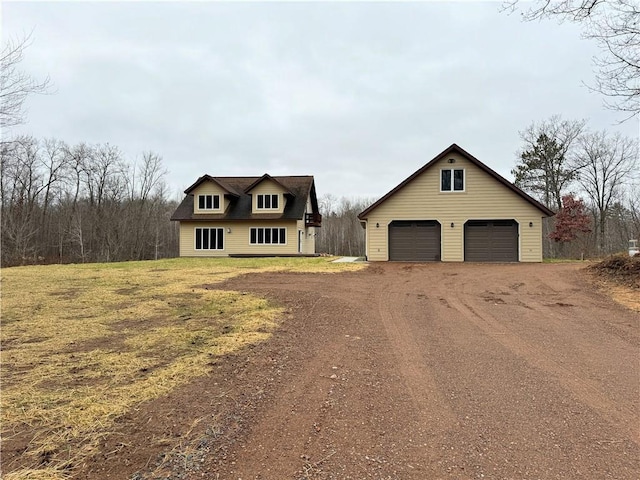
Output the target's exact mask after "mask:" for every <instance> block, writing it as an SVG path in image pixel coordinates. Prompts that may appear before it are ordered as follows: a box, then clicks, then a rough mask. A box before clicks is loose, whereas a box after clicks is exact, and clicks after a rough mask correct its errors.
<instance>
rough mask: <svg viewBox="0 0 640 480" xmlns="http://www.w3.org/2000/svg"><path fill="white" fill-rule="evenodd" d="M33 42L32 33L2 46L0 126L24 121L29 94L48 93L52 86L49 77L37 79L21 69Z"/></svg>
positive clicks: (0, 61) (0, 60) (8, 125)
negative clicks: (25, 52)
mask: <svg viewBox="0 0 640 480" xmlns="http://www.w3.org/2000/svg"><path fill="white" fill-rule="evenodd" d="M30 43H31V35H28V36H27V37H25V38H23V39H21V40H17V39H12V40H9V41H7V42H6V43H5V45H4V46H3V47H2V54H1V56H0V128H2V129H3V130H4V129H5V128H7V127H11V126H14V125H19V124H21V123H23V122H24V115H25V112H24V102H25V100H26V99H27V97H28V96H29V95H32V94H42V93H47V92H48V91H49V88H50V87H51V80H50V78H49V77H47V78H45V79H44V80H42V81H37V80H35V79H34V78H33V77H31V76H30V75H28V74H26V73H25V72H23V71H21V70H20V68H19V65H20V62H22V60H23V58H24V51H25V49H26V48H27V47H28V46H29V45H30Z"/></svg>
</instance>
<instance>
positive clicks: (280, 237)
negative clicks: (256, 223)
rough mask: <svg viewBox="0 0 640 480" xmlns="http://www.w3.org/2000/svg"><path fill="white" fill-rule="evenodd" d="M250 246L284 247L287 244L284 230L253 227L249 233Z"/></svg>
mask: <svg viewBox="0 0 640 480" xmlns="http://www.w3.org/2000/svg"><path fill="white" fill-rule="evenodd" d="M250 242H251V245H284V244H286V243H287V229H286V228H260V227H254V228H252V229H251V232H250Z"/></svg>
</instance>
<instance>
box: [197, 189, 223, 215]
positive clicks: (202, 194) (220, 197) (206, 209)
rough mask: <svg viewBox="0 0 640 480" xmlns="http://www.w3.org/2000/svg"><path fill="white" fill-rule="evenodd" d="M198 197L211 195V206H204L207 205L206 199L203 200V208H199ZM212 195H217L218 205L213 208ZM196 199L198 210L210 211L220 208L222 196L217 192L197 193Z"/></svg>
mask: <svg viewBox="0 0 640 480" xmlns="http://www.w3.org/2000/svg"><path fill="white" fill-rule="evenodd" d="M200 197H212V198H211V205H212V208H206V205H207V201H206V199H205V201H204V203H205V208H200ZM213 197H218V205H219V206H218V208H213V204H214V198H213ZM197 201H198V203H197V206H198V210H200V211H201V212H211V211H218V210H222V196H221V195H218V194H217V193H199V194H198V198H197Z"/></svg>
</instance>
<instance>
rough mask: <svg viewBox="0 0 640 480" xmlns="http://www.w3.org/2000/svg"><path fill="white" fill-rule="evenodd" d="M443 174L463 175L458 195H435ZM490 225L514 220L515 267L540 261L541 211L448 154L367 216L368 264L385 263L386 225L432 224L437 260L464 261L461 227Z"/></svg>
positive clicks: (494, 180)
mask: <svg viewBox="0 0 640 480" xmlns="http://www.w3.org/2000/svg"><path fill="white" fill-rule="evenodd" d="M449 158H454V159H455V163H453V164H450V163H447V160H448V159H449ZM443 168H444V169H450V168H455V169H464V171H465V179H464V182H465V184H464V191H463V192H441V191H440V170H441V169H443ZM494 219H514V220H516V221H517V222H518V223H519V233H520V235H519V237H520V238H519V242H520V261H522V262H540V261H542V234H541V223H542V222H541V220H542V215H541V212H540V210H538V209H537V208H536V207H534V206H533V205H532V204H530V203H529V202H527V201H526V200H524V199H523V198H522V197H520V196H518V195H517V194H515V193H514V192H513V191H511V190H509V189H508V188H507V187H506V186H504V185H503V184H501V183H499V182H498V181H497V180H496V179H494V178H493V177H491V176H490V175H488V174H487V173H486V172H484V171H482V170H481V169H480V168H478V167H477V166H476V165H475V164H473V163H472V162H470V161H468V160H466V159H465V157H463V156H461V155H459V154H457V153H452V154H451V155H447V157H446V158H445V159H442V160H441V161H440V162H438V163H437V164H434V165H432V166H431V167H430V168H429V169H427V170H426V171H425V172H424V173H423V174H422V175H420V176H418V177H416V178H415V179H413V180H412V181H411V182H410V183H408V184H407V185H405V186H404V187H403V188H402V189H401V190H399V191H398V192H396V193H395V194H394V195H392V196H391V197H389V198H388V199H387V200H386V201H384V202H383V203H382V204H380V205H379V206H378V207H376V208H375V209H374V210H373V211H371V212H370V213H369V214H368V216H367V245H368V248H367V250H368V251H367V255H368V258H369V260H372V261H385V260H388V225H389V223H390V222H391V221H393V220H437V221H438V222H440V224H441V229H442V230H441V241H442V260H443V261H453V262H455V261H463V260H464V223H465V222H466V221H467V220H494ZM529 222H533V227H529ZM452 223H453V224H454V226H453V227H451V224H452ZM376 224H379V227H376Z"/></svg>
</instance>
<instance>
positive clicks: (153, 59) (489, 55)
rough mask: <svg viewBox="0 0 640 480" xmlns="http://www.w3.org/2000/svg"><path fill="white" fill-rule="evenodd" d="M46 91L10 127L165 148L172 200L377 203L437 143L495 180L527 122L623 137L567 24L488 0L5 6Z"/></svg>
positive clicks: (10, 32) (632, 129) (632, 125)
mask: <svg viewBox="0 0 640 480" xmlns="http://www.w3.org/2000/svg"><path fill="white" fill-rule="evenodd" d="M32 30H33V43H32V45H31V46H30V47H29V48H28V50H27V51H26V57H25V60H24V61H23V64H22V67H23V69H24V70H25V71H27V72H28V73H30V74H32V75H33V76H34V77H36V78H40V79H41V78H44V77H45V76H46V75H49V76H50V77H51V79H52V81H53V82H54V85H55V93H53V94H51V95H47V96H38V97H32V98H30V99H29V101H28V123H27V124H26V125H23V126H21V127H19V128H15V129H14V130H13V131H12V133H30V134H32V135H34V136H36V137H38V138H44V137H55V138H58V139H61V140H64V141H66V142H68V143H71V144H73V143H77V142H89V143H106V142H109V143H111V144H113V145H117V146H118V147H120V149H121V150H122V151H123V152H124V153H125V156H126V157H127V159H128V160H129V161H131V162H133V161H134V160H135V159H136V158H139V157H140V155H141V153H142V152H144V151H148V150H152V151H154V152H157V153H159V154H160V155H161V156H162V157H163V159H164V165H165V167H166V168H167V169H168V170H169V174H168V176H167V182H168V184H169V186H170V188H171V190H172V192H173V194H174V195H175V196H179V195H180V196H181V192H182V191H183V190H184V189H185V188H186V187H187V186H189V185H190V184H191V183H193V182H194V181H195V180H196V179H197V178H198V177H199V176H200V175H203V174H205V173H207V174H210V175H213V176H224V175H251V176H253V175H255V176H258V175H262V174H263V173H269V174H271V175H308V174H311V175H314V176H315V178H316V188H317V191H318V195H323V194H326V193H332V194H334V195H336V196H338V197H340V196H366V197H380V196H381V195H383V194H384V193H386V192H387V191H389V190H390V189H391V188H393V187H394V186H395V185H397V184H398V183H399V182H400V181H402V180H403V179H404V178H406V177H408V176H409V175H410V174H411V173H413V172H414V171H415V170H417V169H418V168H420V167H421V166H422V165H424V164H425V163H426V162H428V161H429V160H430V159H432V158H433V157H434V156H435V155H437V154H438V153H439V152H441V151H442V150H444V149H445V148H447V147H448V146H449V145H450V144H452V143H457V144H458V145H460V146H461V147H462V148H464V149H466V150H467V151H469V152H470V153H471V154H473V155H475V156H476V157H477V158H478V159H480V160H481V161H483V162H484V163H486V164H487V165H488V166H489V167H491V168H493V169H494V170H496V171H497V172H498V173H500V174H501V175H503V176H505V177H506V178H508V179H510V180H511V179H512V178H513V177H512V175H511V174H510V170H511V169H512V168H513V166H514V164H515V162H516V151H517V150H518V149H519V148H520V146H521V141H520V138H519V135H518V131H519V130H523V129H524V128H525V127H526V126H527V125H529V124H530V123H531V122H532V121H539V120H543V119H546V118H548V117H550V116H551V115H553V114H561V115H563V117H564V118H567V119H578V118H586V119H588V120H589V126H590V128H592V129H607V130H611V131H621V132H622V133H624V134H625V135H628V136H638V120H637V119H634V120H632V121H627V122H625V123H623V124H622V125H617V124H616V123H617V122H618V121H619V120H621V119H623V118H624V115H622V114H618V113H616V112H612V111H609V110H606V109H605V108H604V107H603V106H602V97H600V96H599V95H597V94H595V93H592V92H590V91H589V90H588V88H587V87H585V86H584V85H583V82H585V83H588V84H589V83H590V84H592V83H593V78H594V77H593V70H592V57H593V56H594V55H596V54H597V53H598V51H597V50H596V47H595V45H594V44H592V43H591V42H589V41H587V40H582V39H581V38H580V30H579V28H578V27H576V26H573V25H568V24H563V25H558V24H556V23H555V22H552V21H547V22H533V23H522V22H521V21H520V18H519V16H518V15H517V14H516V15H511V16H509V15H507V14H505V13H501V12H500V4H499V3H496V2H492V3H470V2H455V3H454V2H438V3H364V2H359V3H351V4H346V3H301V2H300V3H298V2H295V3H273V2H269V3H220V2H196V3H178V2H175V3H174V2H163V3H150V2H141V3H131V2H120V3H112V2H105V3H80V2H70V3H62V2H50V3H7V2H4V4H3V5H2V32H3V33H2V34H3V40H5V39H6V38H7V37H9V36H13V37H15V36H18V37H21V36H24V34H28V33H29V32H31V31H32Z"/></svg>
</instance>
